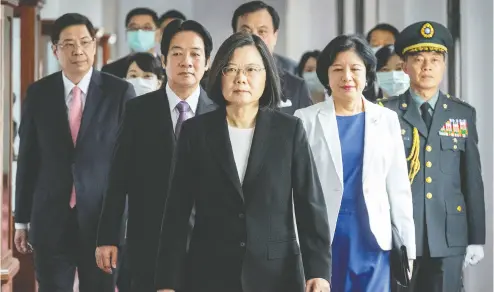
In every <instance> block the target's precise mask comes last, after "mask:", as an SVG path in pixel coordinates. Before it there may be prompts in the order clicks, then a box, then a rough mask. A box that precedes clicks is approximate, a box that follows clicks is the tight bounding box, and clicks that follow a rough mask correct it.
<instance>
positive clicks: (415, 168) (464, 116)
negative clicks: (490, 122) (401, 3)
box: [379, 21, 485, 292]
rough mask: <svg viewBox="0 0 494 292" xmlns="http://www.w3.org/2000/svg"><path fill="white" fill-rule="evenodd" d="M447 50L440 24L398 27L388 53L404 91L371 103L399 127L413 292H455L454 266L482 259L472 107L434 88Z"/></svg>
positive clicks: (482, 231) (457, 272) (459, 271)
mask: <svg viewBox="0 0 494 292" xmlns="http://www.w3.org/2000/svg"><path fill="white" fill-rule="evenodd" d="M452 45H453V38H452V37H451V34H450V32H449V31H448V29H447V28H445V27H444V26H443V25H441V24H439V23H436V22H432V21H422V22H418V23H414V24H412V25H410V26H408V27H407V28H405V29H404V30H403V31H402V32H401V33H400V35H399V36H398V38H397V40H396V43H395V49H396V52H397V53H398V54H399V55H400V57H401V58H402V59H403V60H404V64H403V70H404V71H405V73H407V74H408V75H409V76H410V88H409V90H408V91H407V92H405V93H404V94H402V95H399V96H395V97H392V98H389V99H387V100H381V101H379V102H380V104H381V105H384V106H386V107H388V108H390V109H392V110H394V111H395V112H396V113H397V114H398V116H399V118H400V123H401V127H402V130H401V131H402V132H401V133H402V137H403V144H404V146H405V151H406V154H407V160H408V166H409V179H410V182H411V184H412V193H413V208H414V220H415V232H416V240H417V260H416V262H415V264H414V273H413V278H412V283H413V284H412V286H413V288H412V289H413V291H416V292H419V291H420V292H423V291H429V292H457V291H459V289H460V287H461V274H462V265H474V264H476V263H478V262H479V261H480V260H481V259H482V258H483V256H484V252H483V245H484V244H485V209H484V188H483V182H482V176H481V170H480V157H479V151H478V147H477V143H478V137H477V129H476V124H475V123H476V119H475V108H473V107H472V106H471V105H469V104H467V103H466V102H464V101H462V100H460V99H458V98H456V97H453V96H449V95H448V94H444V93H442V92H441V91H440V90H439V84H440V83H441V80H442V78H443V76H444V72H445V69H446V57H447V52H448V48H450V47H451V46H452Z"/></svg>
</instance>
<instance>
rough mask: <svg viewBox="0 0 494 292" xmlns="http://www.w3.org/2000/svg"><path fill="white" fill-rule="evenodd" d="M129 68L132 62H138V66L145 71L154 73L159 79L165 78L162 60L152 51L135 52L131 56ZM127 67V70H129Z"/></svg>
mask: <svg viewBox="0 0 494 292" xmlns="http://www.w3.org/2000/svg"><path fill="white" fill-rule="evenodd" d="M128 60H129V68H130V65H132V63H134V62H136V64H137V67H139V69H141V70H142V71H144V72H150V73H153V74H154V75H156V76H157V77H158V80H163V77H164V76H165V73H164V71H163V67H161V63H160V61H159V60H158V59H157V58H156V57H155V56H153V55H151V54H150V53H135V54H133V55H130V56H129V59H128ZM129 68H127V71H129Z"/></svg>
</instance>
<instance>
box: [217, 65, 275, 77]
mask: <svg viewBox="0 0 494 292" xmlns="http://www.w3.org/2000/svg"><path fill="white" fill-rule="evenodd" d="M263 70H265V68H262V67H259V66H247V67H245V68H237V67H234V66H227V67H225V68H223V69H222V70H221V72H222V73H223V75H224V76H228V77H235V76H237V74H238V73H239V72H241V71H242V72H243V73H244V74H245V76H247V77H253V76H256V75H258V74H259V73H261V71H263Z"/></svg>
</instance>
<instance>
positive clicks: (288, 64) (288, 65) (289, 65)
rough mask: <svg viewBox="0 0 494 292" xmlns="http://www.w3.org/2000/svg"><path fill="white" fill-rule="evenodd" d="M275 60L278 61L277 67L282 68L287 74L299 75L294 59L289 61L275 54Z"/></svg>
mask: <svg viewBox="0 0 494 292" xmlns="http://www.w3.org/2000/svg"><path fill="white" fill-rule="evenodd" d="M273 57H274V60H275V61H276V66H278V68H281V69H283V70H285V71H287V72H290V73H292V74H297V66H298V64H297V62H295V61H294V60H292V59H289V58H287V57H285V56H281V55H278V54H276V53H274V54H273Z"/></svg>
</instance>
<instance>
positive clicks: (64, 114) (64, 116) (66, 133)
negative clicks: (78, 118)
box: [53, 72, 74, 148]
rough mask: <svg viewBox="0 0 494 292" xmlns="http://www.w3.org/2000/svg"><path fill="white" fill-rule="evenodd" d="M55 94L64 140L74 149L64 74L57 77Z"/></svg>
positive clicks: (56, 108) (56, 109) (57, 113)
mask: <svg viewBox="0 0 494 292" xmlns="http://www.w3.org/2000/svg"><path fill="white" fill-rule="evenodd" d="M54 88H55V92H56V95H55V96H54V97H55V99H54V101H53V102H54V107H53V108H54V109H55V115H58V116H60V120H61V121H62V122H61V123H60V127H61V131H62V137H64V140H66V142H67V143H68V144H69V145H71V146H72V148H74V143H73V142H72V134H71V133H70V125H69V115H68V111H69V110H68V107H67V102H66V100H65V98H66V96H65V88H64V85H63V79H62V72H60V73H59V74H58V76H57V79H56V82H55V85H54Z"/></svg>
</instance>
